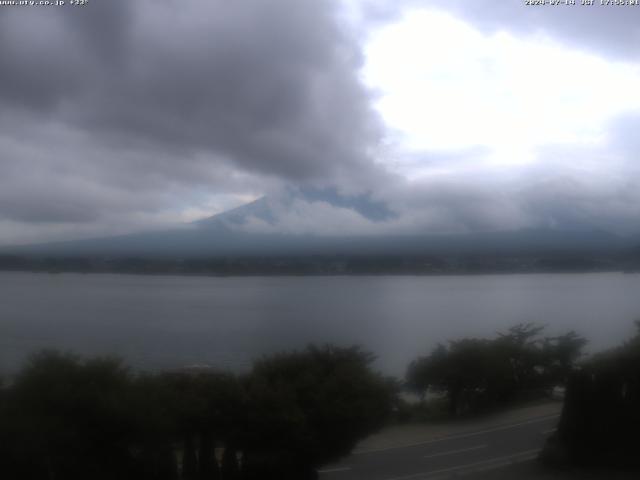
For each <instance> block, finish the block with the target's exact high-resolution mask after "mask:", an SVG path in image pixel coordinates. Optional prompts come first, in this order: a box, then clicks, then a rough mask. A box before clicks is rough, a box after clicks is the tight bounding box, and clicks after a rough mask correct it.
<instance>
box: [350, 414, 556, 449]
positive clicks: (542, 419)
mask: <svg viewBox="0 0 640 480" xmlns="http://www.w3.org/2000/svg"><path fill="white" fill-rule="evenodd" d="M559 416H560V414H559V413H556V414H553V415H546V416H544V417H538V418H534V419H531V420H527V421H524V422H518V423H512V424H510V425H502V426H500V427H493V428H487V429H485V430H478V431H477V432H470V433H460V434H456V435H449V436H447V437H440V438H434V439H433V440H425V441H424V442H416V443H409V444H405V445H396V446H393V447H387V448H377V449H372V450H362V451H360V452H354V453H353V455H364V454H367V453H378V452H386V451H387V450H398V449H399V448H409V447H419V446H420V445H429V444H431V443H437V442H445V441H447V440H458V439H460V438H468V437H475V436H477V435H483V434H485V433H491V432H498V431H500V430H509V429H510V428H516V427H521V426H523V425H530V424H532V423H539V422H545V421H547V420H551V419H552V418H557V417H559Z"/></svg>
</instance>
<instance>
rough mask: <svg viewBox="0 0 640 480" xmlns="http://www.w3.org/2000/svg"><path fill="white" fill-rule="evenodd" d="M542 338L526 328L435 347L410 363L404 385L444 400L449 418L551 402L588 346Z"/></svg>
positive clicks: (571, 339)
mask: <svg viewBox="0 0 640 480" xmlns="http://www.w3.org/2000/svg"><path fill="white" fill-rule="evenodd" d="M543 333H544V327H543V326H539V325H535V324H532V323H527V324H520V325H516V326H514V327H512V328H511V329H509V330H508V331H507V332H505V333H500V334H498V335H497V337H496V338H492V339H479V338H464V339H461V340H455V341H452V342H449V344H448V345H446V346H445V345H438V346H437V347H436V348H435V349H434V350H433V352H431V354H429V355H428V356H425V357H421V358H418V359H417V360H415V361H414V362H412V363H411V365H410V366H409V368H408V370H407V386H408V387H409V388H410V389H411V390H413V391H414V392H416V393H418V394H420V395H422V396H425V394H427V393H436V394H440V395H442V396H444V398H445V399H446V400H447V402H448V412H449V415H450V416H452V417H455V416H460V415H465V414H474V413H479V412H482V411H486V410H491V409H495V408H499V407H504V406H506V405H508V404H512V403H514V402H518V401H526V400H535V399H540V398H549V396H550V395H551V391H552V390H553V388H554V387H556V386H559V385H564V384H565V382H566V380H567V378H568V377H569V374H570V373H571V371H572V369H573V368H574V365H575V363H576V362H577V361H578V359H580V357H581V356H582V349H583V347H584V346H585V345H586V343H587V341H586V340H585V339H584V338H582V337H580V336H579V335H578V334H576V333H575V332H568V333H566V334H564V335H560V336H555V337H548V336H544V335H543Z"/></svg>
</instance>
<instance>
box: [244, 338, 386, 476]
mask: <svg viewBox="0 0 640 480" xmlns="http://www.w3.org/2000/svg"><path fill="white" fill-rule="evenodd" d="M373 359H374V357H373V356H372V355H371V354H369V353H366V352H363V351H361V350H360V349H358V348H357V347H352V348H337V347H332V346H325V347H322V348H319V347H315V346H310V347H308V348H307V349H306V350H305V351H302V352H293V353H287V354H280V355H275V356H272V357H270V358H265V359H262V360H260V361H258V362H256V363H255V365H254V368H253V371H252V372H251V375H250V376H249V378H248V379H247V388H248V394H249V402H250V405H249V409H248V412H249V415H250V417H249V425H248V429H247V431H248V435H247V436H246V437H245V439H244V442H245V444H246V445H247V459H248V462H249V463H253V464H254V465H255V464H256V463H257V462H258V461H262V463H263V464H264V463H266V462H267V461H268V462H272V461H273V459H274V458H277V459H279V462H278V463H279V465H277V466H275V465H269V466H266V467H265V468H267V469H269V468H270V469H271V475H272V476H273V478H280V479H286V478H291V479H305V478H315V475H316V474H315V469H316V468H317V467H318V466H320V465H322V464H325V463H327V462H330V461H334V460H337V459H339V458H340V457H342V456H344V455H346V454H348V453H349V452H351V450H352V449H353V447H354V446H355V444H356V442H357V441H358V440H360V439H362V438H363V437H365V436H366V435H368V434H370V433H371V432H373V431H375V430H376V429H377V428H379V427H380V426H381V425H382V424H383V422H384V419H385V418H386V417H387V415H388V414H389V413H390V410H391V405H392V403H393V397H394V391H393V388H392V385H391V384H390V382H389V381H387V380H386V379H384V378H383V377H381V376H380V375H379V374H377V373H375V372H373V371H372V370H371V368H370V365H371V362H372V361H373ZM249 463H248V464H247V466H248V467H249V468H252V467H251V466H250V465H249ZM283 466H284V467H286V468H284V469H283ZM284 470H286V471H284ZM261 478H271V477H268V476H267V477H261Z"/></svg>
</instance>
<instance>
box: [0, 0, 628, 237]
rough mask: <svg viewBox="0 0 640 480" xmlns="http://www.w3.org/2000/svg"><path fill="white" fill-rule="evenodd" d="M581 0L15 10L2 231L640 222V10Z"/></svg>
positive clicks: (5, 53)
mask: <svg viewBox="0 0 640 480" xmlns="http://www.w3.org/2000/svg"><path fill="white" fill-rule="evenodd" d="M577 3H578V5H575V6H565V5H560V6H526V5H524V1H523V0H501V1H497V0H490V1H489V0H473V1H471V0H468V1H462V0H459V1H456V0H446V1H444V0H442V1H441V0H432V1H427V0H422V1H411V0H405V1H404V2H399V1H397V0H395V1H392V0H343V1H337V0H336V1H329V0H327V1H323V0H269V1H264V0H237V1H235V0H234V1H228V0H225V1H218V0H190V1H188V2H183V1H177V0H163V1H159V0H136V1H135V2H134V1H130V0H90V2H89V4H88V5H87V6H85V7H72V6H69V5H66V6H64V7H53V6H52V7H44V6H41V7H18V6H14V7H9V6H2V7H0V45H1V48H0V244H4V245H7V244H13V243H28V242H39V241H47V240H53V239H63V238H80V237H89V236H96V235H105V234H119V233H123V232H131V231H139V230H145V229H150V228H164V227H166V226H170V225H176V224H181V223H185V222H189V221H192V220H195V219H199V218H204V217H207V216H209V215H212V214H215V213H218V212H221V211H224V210H226V209H228V208H231V207H235V206H238V205H241V204H243V203H246V202H248V201H251V200H253V199H256V198H259V197H261V196H263V195H269V196H270V198H273V199H276V200H274V201H273V205H274V210H275V211H276V217H277V224H276V228H277V229H280V230H281V231H289V232H317V233H322V234H331V233H338V232H339V233H345V232H349V231H352V232H358V233H360V232H367V233H376V232H385V233H389V232H402V233H405V232H415V231H420V232H454V231H455V232H457V231H468V230H495V229H513V228H527V227H554V228H585V227H587V228H592V227H593V228H604V229H608V230H612V231H616V232H620V233H629V232H636V231H638V230H640V228H639V227H640V222H639V220H640V188H639V187H640V185H639V183H640V171H639V167H638V165H639V164H638V162H637V161H636V155H637V152H640V135H638V132H639V130H640V54H639V53H638V52H639V51H640V49H639V47H640V7H633V6H600V5H594V6H590V7H587V6H581V5H580V0H578V1H577ZM296 189H303V190H309V189H315V190H316V191H317V190H322V189H328V190H330V191H332V192H337V193H338V194H339V195H341V196H343V197H344V198H351V199H354V198H357V199H358V200H357V202H360V203H362V202H363V201H365V200H366V201H367V202H370V203H371V204H372V205H376V206H378V207H380V206H383V207H384V209H385V210H386V211H388V212H390V214H389V215H384V216H382V217H376V218H367V217H366V216H363V215H362V212H363V211H365V210H366V209H365V210H361V211H360V212H359V211H356V210H353V209H352V208H350V205H352V204H353V203H354V201H344V202H337V203H336V202H334V204H330V203H327V202H322V201H318V200H317V196H316V200H315V201H310V200H305V199H304V198H298V199H294V200H293V201H291V200H289V201H287V202H278V201H277V199H278V198H281V197H282V195H283V192H288V194H290V193H291V192H292V191H296ZM363 199H364V200H363ZM357 202H356V203H357ZM249 227H250V228H254V229H261V228H263V227H264V228H266V227H267V226H266V225H261V224H260V222H255V223H251V224H250V225H249ZM268 227H269V228H272V229H273V228H274V226H273V225H270V226H268Z"/></svg>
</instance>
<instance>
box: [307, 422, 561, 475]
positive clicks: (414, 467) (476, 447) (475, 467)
mask: <svg viewBox="0 0 640 480" xmlns="http://www.w3.org/2000/svg"><path fill="white" fill-rule="evenodd" d="M558 419H559V415H558V414H557V413H553V414H550V415H543V416H538V417H533V418H528V419H524V420H521V421H517V422H514V423H508V424H502V425H494V426H486V427H485V428H482V429H478V430H472V431H467V432H464V433H456V434H453V435H448V436H445V437H441V438H437V439H431V440H426V441H422V442H416V443H414V444H412V445H404V446H391V447H388V448H382V449H377V450H369V451H364V452H358V453H355V454H353V455H351V456H350V457H348V458H346V459H345V460H344V461H342V462H341V463H339V464H335V465H331V466H327V467H325V468H323V469H321V470H319V474H320V480H435V479H439V478H448V477H453V476H461V475H470V474H477V473H478V472H486V471H488V470H491V469H495V468H499V467H504V466H506V465H512V464H516V463H519V462H526V461H530V460H531V459H533V458H535V457H536V456H537V455H538V453H539V452H540V450H541V448H542V446H543V444H544V441H545V439H546V438H547V437H548V436H549V435H550V434H551V433H552V432H553V431H554V429H555V427H556V424H557V422H558Z"/></svg>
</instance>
